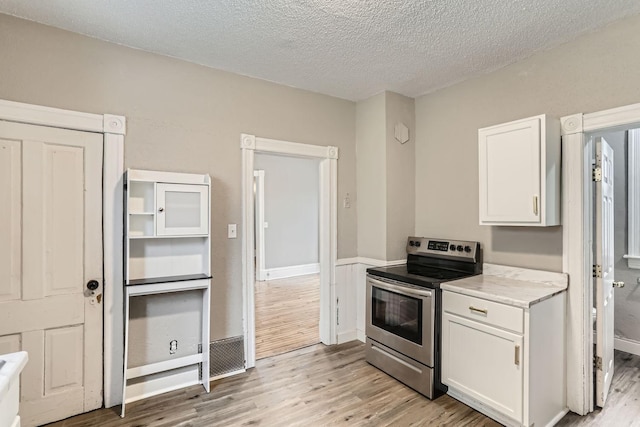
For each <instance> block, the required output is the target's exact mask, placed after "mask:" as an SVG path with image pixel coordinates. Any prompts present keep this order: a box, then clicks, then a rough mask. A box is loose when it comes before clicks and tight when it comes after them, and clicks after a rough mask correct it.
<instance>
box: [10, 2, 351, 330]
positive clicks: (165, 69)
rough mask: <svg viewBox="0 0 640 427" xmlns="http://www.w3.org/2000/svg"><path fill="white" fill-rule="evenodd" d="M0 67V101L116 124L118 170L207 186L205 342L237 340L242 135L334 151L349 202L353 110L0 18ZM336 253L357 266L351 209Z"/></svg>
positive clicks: (343, 214) (341, 223) (341, 216)
mask: <svg viewBox="0 0 640 427" xmlns="http://www.w3.org/2000/svg"><path fill="white" fill-rule="evenodd" d="M0 57H1V58H2V60H1V61H0V76H2V77H1V78H0V99H7V100H11V101H18V102H26V103H30V104H37V105H45V106H50V107H57V108H64V109H70V110H75V111H85V112H90V113H99V114H103V113H112V114H119V115H124V116H126V117H127V135H126V138H125V167H130V168H139V169H151V170H166V171H174V172H190V173H208V174H210V175H211V179H212V183H211V200H212V203H211V221H212V224H211V241H212V257H211V265H212V270H213V276H214V283H213V288H214V289H215V292H212V300H211V339H212V340H217V339H221V338H227V337H232V336H238V335H242V307H243V303H242V280H241V278H242V239H240V238H238V239H227V224H230V223H236V224H239V223H240V222H241V221H240V219H241V215H242V212H241V211H242V203H241V200H242V192H241V178H242V177H241V173H240V171H241V150H240V134H241V133H249V134H252V135H256V136H260V137H264V138H273V139H280V140H285V141H296V142H300V143H304V144H313V145H322V146H327V145H333V146H336V147H338V148H339V150H340V159H339V160H338V193H339V194H340V197H344V195H345V194H346V193H349V194H350V195H351V196H352V197H353V200H354V201H355V200H357V197H356V185H355V182H356V177H355V110H356V109H355V103H353V102H350V101H345V100H342V99H338V98H334V97H330V96H325V95H320V94H317V93H312V92H309V91H304V90H299V89H295V88H291V87H287V86H282V85H278V84H274V83H270V82H266V81H263V80H258V79H253V78H249V77H244V76H239V75H237V74H232V73H228V72H224V71H220V70H215V69H211V68H207V67H203V66H200V65H196V64H191V63H188V62H184V61H180V60H177V59H174V58H168V57H165V56H161V55H156V54H152V53H148V52H143V51H141V50H136V49H130V48H127V47H124V46H119V45H116V44H113V43H107V42H104V41H100V40H96V39H92V38H90V37H86V36H82V35H79V34H73V33H70V32H68V31H64V30H60V29H56V28H52V27H48V26H45V25H42V24H38V23H35V22H31V21H26V20H22V19H19V18H14V17H10V16H7V15H2V14H0ZM354 203H355V202H354ZM242 233H243V230H241V229H238V235H239V236H241V235H242ZM337 243H338V256H340V257H353V256H356V215H355V208H353V209H342V208H339V209H338V242H337Z"/></svg>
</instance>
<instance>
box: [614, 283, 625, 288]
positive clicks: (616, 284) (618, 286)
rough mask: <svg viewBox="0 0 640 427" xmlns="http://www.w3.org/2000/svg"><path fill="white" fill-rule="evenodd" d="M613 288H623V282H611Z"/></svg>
mask: <svg viewBox="0 0 640 427" xmlns="http://www.w3.org/2000/svg"><path fill="white" fill-rule="evenodd" d="M613 287H614V288H624V282H613Z"/></svg>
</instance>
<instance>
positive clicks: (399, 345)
mask: <svg viewBox="0 0 640 427" xmlns="http://www.w3.org/2000/svg"><path fill="white" fill-rule="evenodd" d="M434 308H435V291H434V290H432V289H424V288H418V287H414V286H412V285H408V284H404V283H400V282H396V281H387V280H384V281H383V280H379V279H377V278H373V277H372V276H370V275H367V313H366V316H367V320H366V321H367V323H366V334H367V337H369V338H371V339H373V340H375V341H378V342H379V343H381V344H383V345H385V346H387V347H390V348H392V349H394V350H396V351H398V352H400V353H402V354H404V355H405V356H408V357H410V358H412V359H414V360H417V361H418V362H420V363H422V364H424V365H427V366H431V367H433V353H434V352H433V336H434V333H433V326H434V324H435V323H434V322H435V318H434V315H435V311H434Z"/></svg>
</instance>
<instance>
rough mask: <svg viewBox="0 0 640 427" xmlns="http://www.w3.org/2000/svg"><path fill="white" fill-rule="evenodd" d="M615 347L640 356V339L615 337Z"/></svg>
mask: <svg viewBox="0 0 640 427" xmlns="http://www.w3.org/2000/svg"><path fill="white" fill-rule="evenodd" d="M613 348H615V349H616V350H620V351H625V352H627V353H631V354H635V355H636V356H640V342H638V341H633V340H629V339H626V338H619V337H615V338H614V339H613Z"/></svg>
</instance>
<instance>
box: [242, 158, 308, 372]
mask: <svg viewBox="0 0 640 427" xmlns="http://www.w3.org/2000/svg"><path fill="white" fill-rule="evenodd" d="M319 166H320V162H319V160H318V159H314V158H311V159H308V158H299V157H291V156H282V155H273V154H265V153H257V154H256V155H255V158H254V168H255V170H254V177H255V183H254V212H255V223H254V224H255V263H254V264H255V277H256V280H255V287H254V292H255V294H254V298H255V334H256V338H255V343H256V359H258V360H259V359H262V358H266V357H270V356H275V355H277V354H282V353H287V352H289V351H292V350H297V349H300V348H303V347H307V346H309V345H313V344H317V343H319V342H320V263H319V253H318V246H319V245H318V234H319V227H318V221H319V200H320V170H319Z"/></svg>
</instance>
